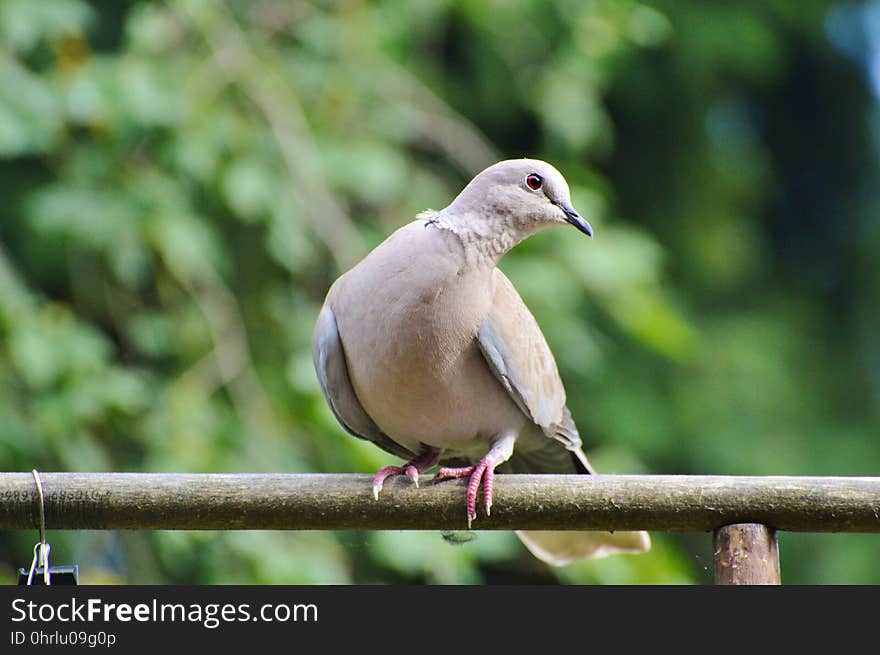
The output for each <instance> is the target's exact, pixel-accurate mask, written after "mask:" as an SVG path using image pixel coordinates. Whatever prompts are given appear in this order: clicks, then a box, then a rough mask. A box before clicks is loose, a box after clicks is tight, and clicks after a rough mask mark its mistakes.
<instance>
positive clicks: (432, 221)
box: [419, 208, 540, 268]
mask: <svg viewBox="0 0 880 655" xmlns="http://www.w3.org/2000/svg"><path fill="white" fill-rule="evenodd" d="M419 218H420V219H423V220H424V221H425V227H426V228H428V229H431V228H433V229H437V230H446V231H448V232H450V233H452V234H454V235H455V236H456V237H458V239H459V240H460V241H461V244H462V254H463V257H464V259H465V264H466V265H468V266H469V267H474V268H484V267H485V268H494V267H495V265H496V264H497V263H498V260H500V259H501V258H502V257H503V256H504V255H505V254H506V253H507V252H508V251H509V250H510V249H511V248H513V247H514V246H515V245H517V244H518V243H520V242H521V241H523V240H524V239H526V238H528V237H529V236H531V235H532V234H534V233H535V232H536V231H537V229H540V226H537V229H536V225H535V223H534V222H533V221H529V220H528V219H527V218H522V219H517V217H515V216H512V215H508V216H503V217H501V218H503V219H506V220H499V215H498V213H497V211H496V213H495V214H494V215H493V216H492V217H491V218H489V217H487V216H486V215H484V214H483V213H480V212H451V211H448V208H447V209H446V210H442V211H434V210H429V211H426V212H422V213H421V214H419Z"/></svg>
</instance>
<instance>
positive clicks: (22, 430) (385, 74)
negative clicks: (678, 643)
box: [0, 0, 880, 584]
mask: <svg viewBox="0 0 880 655" xmlns="http://www.w3.org/2000/svg"><path fill="white" fill-rule="evenodd" d="M111 5H112V6H111ZM833 10H834V7H833V6H832V5H831V4H830V3H826V2H810V3H785V2H770V3H766V2H749V3H738V4H737V5H736V6H735V7H733V6H728V5H726V4H724V3H706V2H704V1H702V0H687V1H676V2H671V1H667V0H656V1H655V2H646V3H640V2H635V1H634V0H630V1H625V2H619V1H614V2H612V1H610V0H607V1H606V0H596V1H593V2H573V1H572V2H566V1H563V0H560V1H558V2H553V3H547V2H536V1H530V0H518V1H515V2H506V3H492V4H491V5H489V4H486V3H483V2H471V1H460V2H459V1H456V2H446V3H439V2H438V3H430V2H418V3H401V2H379V3H361V4H357V5H353V6H349V5H347V4H342V5H339V6H336V5H334V4H333V3H329V4H328V3H315V4H308V3H290V2H282V1H279V0H260V1H258V2H238V1H234V2H233V1H229V2H225V3H220V2H204V1H199V0H179V1H176V2H162V3H157V2H144V1H135V0H132V1H130V2H127V3H100V6H99V4H98V3H95V5H94V6H93V5H91V4H89V3H87V2H85V1H84V0H51V1H50V0H41V1H40V2H31V1H28V0H6V1H5V2H3V3H0V171H2V174H0V191H2V197H3V198H4V202H3V206H2V209H0V426H2V427H0V466H2V468H3V469H4V470H30V469H31V468H33V467H38V468H40V469H41V470H53V469H54V470H127V471H128V470H144V471H190V472H199V471H228V472H232V471H250V472H258V471H265V472H274V471H327V472H345V471H362V472H368V471H373V470H375V469H376V468H378V467H379V466H382V465H384V464H386V463H388V457H387V456H386V455H385V454H384V453H383V452H381V451H380V450H378V449H376V448H375V447H373V446H372V445H370V444H368V443H364V442H361V441H359V440H356V439H352V438H350V437H349V436H347V435H346V434H345V433H344V432H343V431H342V430H341V429H340V428H339V426H338V425H337V424H336V422H335V420H334V419H333V417H332V415H331V414H330V412H329V410H328V409H327V407H326V404H325V403H324V400H323V398H322V397H321V394H320V391H319V389H318V385H317V381H316V379H315V376H314V372H313V370H312V364H311V357H310V334H311V328H312V325H313V323H314V320H315V317H316V315H317V310H318V307H319V306H320V302H321V300H322V298H323V295H324V293H325V292H326V289H327V288H328V286H329V284H330V283H331V282H332V280H333V279H334V278H335V277H336V276H337V275H338V274H339V273H340V272H341V271H342V270H344V269H345V268H347V267H348V266H350V265H351V264H352V263H354V262H355V261H356V260H357V259H358V258H359V257H361V256H362V255H363V254H364V253H366V252H367V251H368V249H369V248H370V247H372V246H373V245H375V244H376V243H378V242H379V241H381V239H383V238H384V236H385V235H387V234H388V233H389V232H390V231H391V230H393V229H394V228H396V227H397V226H399V225H400V224H402V223H403V222H405V221H408V220H410V219H411V217H412V216H413V215H414V214H415V213H416V212H418V211H421V210H422V209H424V208H426V207H434V208H439V207H442V206H444V205H445V204H446V203H447V202H448V201H449V200H450V199H451V198H452V197H453V196H454V194H455V193H456V192H457V190H458V189H460V188H461V186H462V184H463V183H464V182H465V181H466V180H467V179H469V178H470V176H471V175H472V174H473V173H474V172H476V171H477V170H480V169H481V168H482V167H484V166H485V165H488V164H489V163H492V162H493V161H495V160H497V159H501V158H504V157H517V156H524V155H526V156H534V157H540V158H543V159H547V160H549V161H551V162H553V163H555V164H556V165H557V166H558V168H560V170H562V171H563V172H564V173H565V175H566V177H567V178H568V179H569V181H570V182H571V186H572V194H573V198H574V204H575V206H576V207H578V208H579V210H580V211H581V213H582V214H584V215H585V216H588V217H589V219H590V221H591V222H592V223H593V225H594V227H595V228H596V239H595V241H592V242H590V241H588V240H586V239H582V238H578V235H576V234H574V233H573V232H569V231H566V230H561V229H560V230H552V231H548V232H546V233H543V234H541V235H538V236H537V237H535V238H533V239H531V240H529V241H528V242H526V243H524V244H523V245H522V246H520V247H519V248H517V249H516V250H515V251H514V252H513V253H511V254H510V255H509V256H508V257H507V258H505V260H504V261H503V264H502V266H503V268H504V269H505V271H507V272H508V273H509V275H510V276H511V278H512V279H513V280H514V282H515V284H516V285H517V287H518V288H519V289H520V290H521V292H522V294H523V296H524V297H525V299H526V301H527V302H528V304H529V305H530V307H532V309H533V311H534V313H535V315H536V316H537V318H538V321H539V322H540V324H541V325H542V327H543V328H544V331H545V333H546V335H547V337H548V339H549V341H550V343H551V346H552V347H553V349H554V352H556V354H557V358H558V360H559V364H560V367H561V370H562V373H563V377H564V379H565V382H566V386H567V389H568V396H569V400H570V406H571V407H572V411H573V412H574V414H575V418H576V419H577V422H578V424H579V426H580V427H581V431H582V433H583V434H584V436H585V441H586V444H587V449H588V451H589V452H590V453H591V456H592V457H593V459H594V461H595V462H596V464H597V466H598V467H599V468H600V469H602V470H606V471H609V472H689V473H742V474H782V473H785V474H820V475H821V474H826V475H848V474H876V472H877V470H878V467H880V451H878V449H877V436H878V434H880V430H878V427H880V414H878V411H877V407H878V406H880V350H878V347H877V338H876V335H877V334H878V333H880V318H878V317H880V276H878V274H877V270H878V269H877V267H876V261H877V258H878V257H880V231H878V229H877V215H878V205H880V196H878V194H877V189H878V188H880V184H878V180H877V179H876V178H877V174H876V170H877V168H876V154H877V152H876V146H875V141H872V138H871V132H870V127H869V125H870V124H869V122H868V121H869V119H870V118H871V117H873V119H874V120H875V122H876V117H877V115H878V113H877V105H876V103H875V102H874V101H873V100H872V98H871V96H870V94H869V91H868V88H867V86H866V84H865V78H864V76H863V75H862V73H861V71H860V70H859V64H858V63H857V62H853V61H851V60H850V59H847V58H846V57H845V56H844V54H841V53H840V52H838V51H837V50H835V49H834V48H832V46H831V43H830V42H829V40H828V38H826V34H825V28H826V23H827V20H828V15H829V11H833ZM471 537H472V535H468V534H463V535H460V534H455V535H447V538H445V539H444V538H442V537H441V535H440V534H429V533H424V534H422V533H395V532H387V533H386V532H379V533H369V534H362V533H308V534H305V533H290V534H281V533H272V532H265V533H264V532H247V533H244V532H242V533H238V532H233V533H226V534H205V533H189V532H181V533H164V532H157V533H131V534H124V535H112V534H94V533H88V532H84V533H76V534H55V533H53V534H52V535H51V538H52V541H53V546H54V548H53V555H54V556H56V559H57V561H59V562H60V561H62V560H70V561H74V560H75V561H78V563H80V565H81V567H82V571H83V578H84V580H85V581H92V582H98V581H104V582H121V581H122V582H136V583H143V582H155V583H160V582H190V583H272V582H283V583H347V582H422V581H426V582H435V583H480V582H516V581H527V580H534V581H559V582H565V583H585V582H587V583H589V582H605V583H673V584H677V583H693V582H706V581H709V580H710V579H711V552H710V549H709V547H708V536H703V537H702V541H699V540H697V539H696V538H684V537H681V536H676V535H655V538H654V542H655V548H654V549H653V550H652V552H651V553H650V554H649V555H645V556H640V557H620V558H613V559H608V560H602V561H597V562H588V563H583V564H577V565H573V566H570V567H566V568H564V569H561V570H549V569H547V568H545V567H543V566H540V565H539V564H538V563H537V562H535V561H534V560H533V559H532V558H531V557H530V556H529V555H528V554H526V553H525V552H524V550H523V549H522V547H521V546H520V545H519V544H518V542H517V541H516V540H515V538H513V536H512V535H510V534H491V533H476V538H471ZM32 542H33V535H32V534H6V535H0V564H2V567H0V569H2V570H5V571H6V574H2V573H0V579H6V580H9V579H11V577H12V572H13V567H14V566H18V565H21V564H23V563H25V560H27V559H28V553H29V552H30V548H31V546H32ZM697 544H702V545H697ZM876 545H877V543H876V539H875V538H873V537H865V536H838V537H835V538H833V539H831V538H826V537H818V536H802V535H784V536H783V539H782V564H783V578H784V580H785V581H787V582H838V583H862V582H873V583H878V582H880V577H878V573H877V570H876V567H872V566H871V565H870V562H871V561H873V560H872V557H873V555H872V553H873V552H874V550H876ZM4 576H5V577H4Z"/></svg>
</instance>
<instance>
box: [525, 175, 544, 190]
mask: <svg viewBox="0 0 880 655" xmlns="http://www.w3.org/2000/svg"><path fill="white" fill-rule="evenodd" d="M543 182H544V180H542V179H541V176H540V175H538V174H537V173H529V174H528V175H527V176H526V186H527V187H529V188H530V189H531V190H532V191H537V190H538V189H540V188H541V184H542V183H543Z"/></svg>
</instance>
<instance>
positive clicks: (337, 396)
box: [312, 305, 414, 460]
mask: <svg viewBox="0 0 880 655" xmlns="http://www.w3.org/2000/svg"><path fill="white" fill-rule="evenodd" d="M312 360H313V361H314V363H315V371H316V372H317V374H318V382H319V383H320V385H321V391H323V392H324V398H326V399H327V404H328V405H330V409H331V410H332V411H333V415H334V416H335V417H336V419H337V420H338V421H339V423H340V424H341V425H342V427H344V428H345V430H346V431H347V432H348V433H349V434H351V435H353V436H355V437H358V438H360V439H366V440H367V441H372V442H373V443H374V444H376V445H377V446H379V447H380V448H382V450H385V451H387V452H389V453H391V454H392V455H395V456H397V457H400V458H402V459H406V460H409V459H411V458H412V457H413V456H414V455H413V453H411V452H409V450H408V449H406V448H404V447H403V446H401V445H400V444H398V443H397V442H395V441H393V440H392V439H391V438H390V437H389V436H388V435H386V434H385V433H384V432H382V430H381V429H379V426H377V425H376V424H375V423H374V422H373V419H371V418H370V417H369V415H368V414H367V412H366V411H365V410H364V408H363V406H362V405H361V403H360V401H359V400H358V397H357V395H356V394H355V391H354V387H353V386H352V384H351V379H350V378H349V376H348V364H347V363H346V360H345V351H344V350H343V348H342V342H341V341H340V339H339V328H338V327H337V325H336V317H335V316H334V315H333V311H332V310H331V309H330V307H328V306H326V305H325V306H324V308H323V309H322V310H321V314H320V315H319V316H318V322H317V323H316V325H315V331H314V334H313V335H312Z"/></svg>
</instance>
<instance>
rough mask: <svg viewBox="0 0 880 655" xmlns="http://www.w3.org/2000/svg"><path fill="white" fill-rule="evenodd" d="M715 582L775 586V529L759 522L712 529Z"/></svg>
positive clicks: (776, 560)
mask: <svg viewBox="0 0 880 655" xmlns="http://www.w3.org/2000/svg"><path fill="white" fill-rule="evenodd" d="M714 541H715V584H719V585H778V584H781V580H780V577H779V548H778V546H777V544H776V531H775V530H771V529H770V528H768V527H767V526H766V525H762V524H760V523H735V524H733V525H725V526H723V527H721V528H718V529H717V530H715V539H714Z"/></svg>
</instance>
